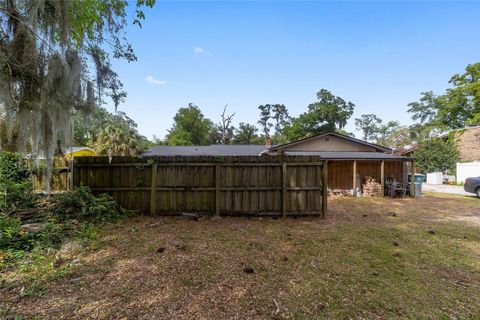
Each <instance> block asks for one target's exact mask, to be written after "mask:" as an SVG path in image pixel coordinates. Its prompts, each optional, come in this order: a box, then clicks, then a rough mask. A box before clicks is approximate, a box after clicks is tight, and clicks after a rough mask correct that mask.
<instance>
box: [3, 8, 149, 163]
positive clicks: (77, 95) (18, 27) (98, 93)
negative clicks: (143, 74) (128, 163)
mask: <svg viewBox="0 0 480 320" xmlns="http://www.w3.org/2000/svg"><path fill="white" fill-rule="evenodd" d="M154 2H155V1H154V0H137V1H136V2H135V3H134V5H135V6H136V11H135V15H134V17H133V20H132V22H133V23H135V24H139V25H140V24H141V20H142V19H143V18H144V17H145V15H144V13H143V11H142V7H144V6H147V7H152V6H153V5H154ZM128 5H129V2H128V1H126V0H91V1H85V0H68V1H67V0H58V1H54V0H45V1H37V0H17V1H12V0H0V109H1V110H0V113H1V115H2V116H3V118H4V121H5V122H6V128H7V140H9V141H10V139H11V136H12V128H14V127H15V126H17V127H21V128H22V130H18V131H17V132H18V137H17V146H18V149H19V151H20V152H21V153H26V152H29V154H30V155H31V156H32V157H34V158H35V157H38V156H40V155H41V156H45V157H46V158H47V160H49V161H47V163H48V162H51V161H52V158H53V155H54V154H55V152H57V151H63V150H64V149H66V147H68V146H72V140H73V129H72V115H73V114H74V113H76V112H83V113H86V114H89V113H91V112H92V110H93V109H94V108H95V107H96V106H98V105H101V104H102V103H103V101H104V100H103V97H110V98H111V99H112V100H113V103H114V105H115V107H117V106H118V105H119V103H121V102H122V101H123V100H124V99H125V96H126V93H125V92H124V91H123V89H122V83H121V82H120V80H119V79H118V75H117V73H115V71H113V69H112V66H111V62H110V57H111V56H113V57H114V58H116V59H125V60H127V61H135V60H136V56H135V54H134V53H133V49H132V46H131V45H130V43H129V42H128V41H127V40H126V35H125V27H126V26H127V7H128ZM92 71H94V72H92Z"/></svg>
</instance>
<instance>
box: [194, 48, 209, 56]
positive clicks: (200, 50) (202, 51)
mask: <svg viewBox="0 0 480 320" xmlns="http://www.w3.org/2000/svg"><path fill="white" fill-rule="evenodd" d="M193 52H194V53H195V54H206V55H208V56H210V57H212V56H213V54H212V53H211V52H210V51H208V50H207V49H203V48H199V47H195V48H193Z"/></svg>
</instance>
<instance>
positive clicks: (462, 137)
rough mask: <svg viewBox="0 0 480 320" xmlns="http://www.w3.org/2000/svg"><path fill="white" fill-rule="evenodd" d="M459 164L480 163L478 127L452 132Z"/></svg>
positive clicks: (479, 134)
mask: <svg viewBox="0 0 480 320" xmlns="http://www.w3.org/2000/svg"><path fill="white" fill-rule="evenodd" d="M452 134H453V137H454V141H455V144H456V145H457V148H458V152H459V158H460V162H470V161H480V125H477V126H472V127H467V128H464V129H459V130H455V131H453V133H452Z"/></svg>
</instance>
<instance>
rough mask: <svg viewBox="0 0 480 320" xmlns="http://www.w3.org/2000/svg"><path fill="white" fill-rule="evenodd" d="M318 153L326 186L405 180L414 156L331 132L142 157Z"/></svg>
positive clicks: (168, 149)
mask: <svg viewBox="0 0 480 320" xmlns="http://www.w3.org/2000/svg"><path fill="white" fill-rule="evenodd" d="M195 155H196V156H269V155H286V156H289V155H292V156H320V157H321V158H322V159H324V160H326V161H328V187H329V188H331V189H347V190H348V189H356V188H360V186H361V184H363V183H364V181H365V179H366V178H368V177H371V178H374V179H376V180H377V181H378V182H381V183H383V181H384V180H385V179H386V178H389V177H393V178H395V179H396V180H397V181H399V182H406V179H407V174H408V166H407V163H408V162H412V161H413V158H411V157H406V156H400V155H394V154H392V150H391V149H390V148H387V147H383V146H380V145H377V144H373V143H370V142H366V141H363V140H359V139H356V138H352V137H349V136H346V135H342V134H338V133H334V132H330V133H325V134H319V135H314V136H311V137H308V138H305V139H301V140H298V141H293V142H290V143H286V144H282V145H278V146H263V145H210V146H157V147H154V148H151V149H149V150H147V151H146V152H145V153H144V156H195Z"/></svg>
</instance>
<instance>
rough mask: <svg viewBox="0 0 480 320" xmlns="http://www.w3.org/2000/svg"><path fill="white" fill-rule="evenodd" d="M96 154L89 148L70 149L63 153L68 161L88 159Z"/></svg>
mask: <svg viewBox="0 0 480 320" xmlns="http://www.w3.org/2000/svg"><path fill="white" fill-rule="evenodd" d="M96 155H97V153H96V152H95V150H93V149H92V148H89V147H72V148H71V149H67V150H66V152H65V158H66V159H67V160H70V159H71V158H72V156H73V157H90V156H96Z"/></svg>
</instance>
